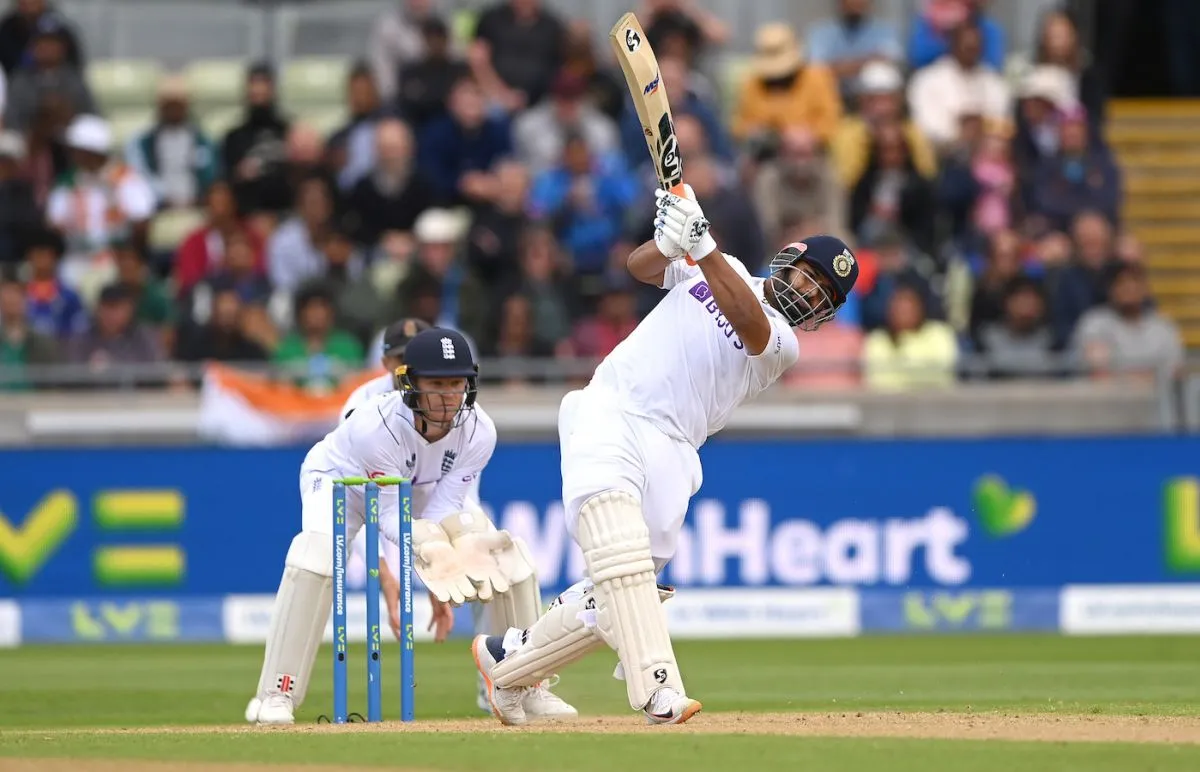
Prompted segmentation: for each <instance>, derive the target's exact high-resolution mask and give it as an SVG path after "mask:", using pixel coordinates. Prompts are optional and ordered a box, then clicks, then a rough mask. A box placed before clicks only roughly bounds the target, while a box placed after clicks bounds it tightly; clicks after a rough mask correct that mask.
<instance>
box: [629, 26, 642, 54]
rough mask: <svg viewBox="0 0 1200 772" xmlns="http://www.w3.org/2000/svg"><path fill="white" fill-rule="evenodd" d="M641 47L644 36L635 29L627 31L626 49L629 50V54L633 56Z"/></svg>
mask: <svg viewBox="0 0 1200 772" xmlns="http://www.w3.org/2000/svg"><path fill="white" fill-rule="evenodd" d="M641 47H642V36H641V35H639V34H637V31H636V30H634V29H627V30H625V48H627V49H628V50H629V53H631V54H632V53H633V52H634V51H636V50H638V49H639V48H641Z"/></svg>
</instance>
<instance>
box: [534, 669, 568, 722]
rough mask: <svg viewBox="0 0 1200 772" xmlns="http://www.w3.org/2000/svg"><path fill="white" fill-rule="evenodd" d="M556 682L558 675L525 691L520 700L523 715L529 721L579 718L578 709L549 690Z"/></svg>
mask: <svg viewBox="0 0 1200 772" xmlns="http://www.w3.org/2000/svg"><path fill="white" fill-rule="evenodd" d="M557 682H558V676H554V677H552V678H550V679H547V680H545V681H542V682H541V683H540V684H537V685H536V686H532V687H530V688H529V689H528V690H527V691H526V692H525V699H524V700H523V701H522V702H521V705H522V707H524V708H525V717H526V718H528V719H529V720H530V721H563V720H566V719H571V718H579V711H577V710H575V708H574V707H573V706H572V705H571V704H570V703H569V702H567V701H566V700H564V699H563V698H562V697H559V696H558V695H556V694H555V693H554V692H552V691H550V687H551V686H553V685H554V684H555V683H557Z"/></svg>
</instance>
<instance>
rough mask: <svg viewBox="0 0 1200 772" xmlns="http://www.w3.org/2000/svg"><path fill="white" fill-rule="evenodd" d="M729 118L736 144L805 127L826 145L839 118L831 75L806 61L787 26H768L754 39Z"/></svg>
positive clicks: (838, 97)
mask: <svg viewBox="0 0 1200 772" xmlns="http://www.w3.org/2000/svg"><path fill="white" fill-rule="evenodd" d="M740 91H741V97H740V98H739V100H738V104H737V108H736V110H735V112H734V117H733V134H734V136H735V137H737V138H738V139H742V140H745V139H750V138H755V137H761V136H764V135H777V134H779V133H780V132H782V131H784V130H785V129H787V128H789V127H791V126H805V127H807V128H808V129H809V130H810V131H812V132H813V133H814V134H816V135H817V136H818V137H820V139H821V141H822V142H826V141H828V140H829V138H830V137H832V136H833V132H834V130H835V129H836V128H837V124H838V120H839V119H840V118H841V116H842V98H841V96H840V95H839V94H838V86H837V79H836V78H835V77H834V75H833V71H832V70H830V69H829V68H828V67H826V66H825V65H823V64H817V63H814V62H806V61H805V59H804V53H803V50H802V49H801V46H800V42H799V41H798V40H797V39H796V33H795V31H794V30H793V29H792V27H791V25H789V24H786V23H783V22H771V23H770V24H764V25H763V26H761V27H759V29H758V32H757V33H756V34H755V36H754V63H753V67H752V71H751V73H750V74H749V75H748V76H747V78H746V81H745V83H743V84H742V87H741V90H740Z"/></svg>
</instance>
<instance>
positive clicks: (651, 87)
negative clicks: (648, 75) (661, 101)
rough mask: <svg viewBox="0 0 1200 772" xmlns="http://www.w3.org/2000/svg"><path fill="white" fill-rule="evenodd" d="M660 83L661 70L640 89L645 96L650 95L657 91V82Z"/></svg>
mask: <svg viewBox="0 0 1200 772" xmlns="http://www.w3.org/2000/svg"><path fill="white" fill-rule="evenodd" d="M660 83H662V73H661V72H660V73H659V74H657V75H655V76H654V80H652V81H650V83H649V84H648V85H647V86H646V88H644V89H642V93H643V94H645V95H646V96H650V95H651V94H653V93H654V92H655V91H658V84H660Z"/></svg>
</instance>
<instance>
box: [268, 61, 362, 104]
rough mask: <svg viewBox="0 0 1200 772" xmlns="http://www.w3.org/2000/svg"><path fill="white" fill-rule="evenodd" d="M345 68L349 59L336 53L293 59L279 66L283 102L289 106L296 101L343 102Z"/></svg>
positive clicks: (346, 71)
mask: <svg viewBox="0 0 1200 772" xmlns="http://www.w3.org/2000/svg"><path fill="white" fill-rule="evenodd" d="M349 72H350V62H349V61H348V60H346V59H344V58H340V57H306V58H301V59H293V60H291V61H290V62H288V63H287V64H285V65H284V66H283V75H282V78H281V83H280V86H281V96H282V98H283V104H284V105H286V106H288V107H289V108H291V109H295V107H296V106H298V105H322V106H332V105H340V104H343V103H344V102H345V101H346V77H347V75H348V74H349Z"/></svg>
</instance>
